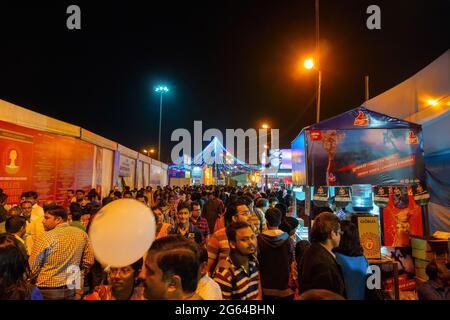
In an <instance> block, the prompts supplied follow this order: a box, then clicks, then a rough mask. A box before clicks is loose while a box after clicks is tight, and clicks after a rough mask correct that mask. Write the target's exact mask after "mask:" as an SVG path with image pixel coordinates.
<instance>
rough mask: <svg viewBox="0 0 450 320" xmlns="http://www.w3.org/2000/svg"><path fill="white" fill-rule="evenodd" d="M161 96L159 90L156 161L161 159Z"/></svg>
mask: <svg viewBox="0 0 450 320" xmlns="http://www.w3.org/2000/svg"><path fill="white" fill-rule="evenodd" d="M162 96H163V93H162V91H161V98H160V100H159V138H158V161H160V160H161V118H162Z"/></svg>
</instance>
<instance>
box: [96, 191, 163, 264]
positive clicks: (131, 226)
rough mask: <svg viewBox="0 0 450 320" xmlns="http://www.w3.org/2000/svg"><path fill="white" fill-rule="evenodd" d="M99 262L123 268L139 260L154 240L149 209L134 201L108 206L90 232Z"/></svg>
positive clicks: (101, 211)
mask: <svg viewBox="0 0 450 320" xmlns="http://www.w3.org/2000/svg"><path fill="white" fill-rule="evenodd" d="M89 237H90V239H91V241H92V247H93V249H94V255H95V258H96V259H97V261H98V262H100V263H101V264H104V265H107V266H111V267H124V266H127V265H130V264H132V263H134V262H136V261H137V260H139V259H140V258H142V257H143V255H144V254H145V253H146V252H147V250H148V249H149V248H150V246H151V244H152V243H153V240H154V239H155V218H154V216H153V212H152V211H151V210H150V208H149V207H147V206H145V205H144V204H143V203H141V202H139V201H137V200H134V199H119V200H115V201H112V202H110V203H108V204H107V205H106V206H104V207H103V208H102V209H101V210H100V211H99V212H98V213H97V215H96V216H95V218H94V220H93V221H92V225H91V227H90V229H89Z"/></svg>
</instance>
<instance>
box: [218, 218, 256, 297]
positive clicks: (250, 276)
mask: <svg viewBox="0 0 450 320" xmlns="http://www.w3.org/2000/svg"><path fill="white" fill-rule="evenodd" d="M226 233H227V237H228V241H229V244H230V255H229V256H228V257H227V258H226V259H225V260H221V261H219V263H218V265H217V268H216V271H215V273H214V281H216V282H217V283H218V284H219V285H220V288H221V290H222V296H223V299H226V300H260V299H261V294H262V293H261V286H260V278H259V270H258V264H257V262H256V259H255V258H254V254H255V253H256V245H257V242H256V236H255V233H254V231H253V228H252V227H251V225H250V224H248V223H247V222H233V223H232V224H230V225H229V226H228V227H227V229H226Z"/></svg>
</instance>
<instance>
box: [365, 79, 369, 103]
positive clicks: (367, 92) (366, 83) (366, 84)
mask: <svg viewBox="0 0 450 320" xmlns="http://www.w3.org/2000/svg"><path fill="white" fill-rule="evenodd" d="M364 86H365V90H364V91H365V101H367V100H369V76H365V77H364Z"/></svg>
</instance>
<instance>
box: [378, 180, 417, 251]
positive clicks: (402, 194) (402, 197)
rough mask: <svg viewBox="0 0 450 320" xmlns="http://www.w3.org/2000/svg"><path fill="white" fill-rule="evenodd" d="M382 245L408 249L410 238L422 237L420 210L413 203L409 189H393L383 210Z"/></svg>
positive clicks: (410, 189)
mask: <svg viewBox="0 0 450 320" xmlns="http://www.w3.org/2000/svg"><path fill="white" fill-rule="evenodd" d="M383 235H384V245H385V246H387V247H409V246H410V237H411V236H413V235H414V236H423V222H422V208H421V207H420V206H419V205H418V204H417V203H416V202H415V201H414V196H413V193H412V188H411V187H408V188H406V187H393V188H390V191H389V202H388V204H387V206H386V208H384V209H383Z"/></svg>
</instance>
